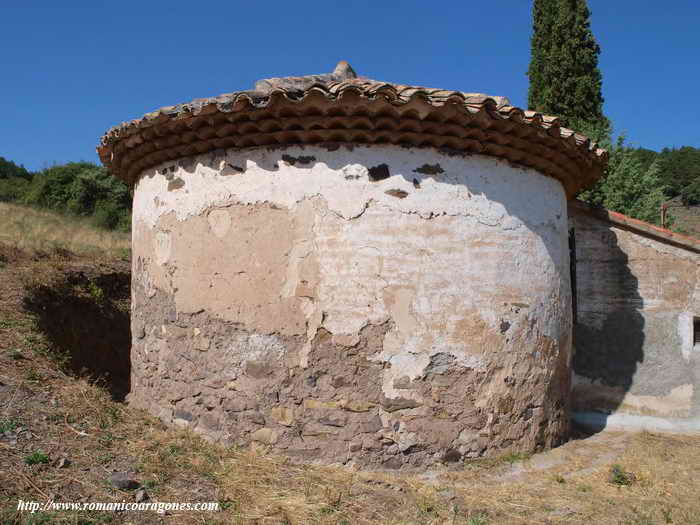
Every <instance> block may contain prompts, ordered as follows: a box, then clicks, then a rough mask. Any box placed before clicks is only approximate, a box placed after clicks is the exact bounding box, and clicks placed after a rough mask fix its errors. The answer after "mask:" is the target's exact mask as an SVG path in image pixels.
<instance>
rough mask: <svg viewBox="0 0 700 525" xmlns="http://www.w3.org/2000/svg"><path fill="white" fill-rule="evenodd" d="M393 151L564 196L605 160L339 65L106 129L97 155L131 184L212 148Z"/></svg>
mask: <svg viewBox="0 0 700 525" xmlns="http://www.w3.org/2000/svg"><path fill="white" fill-rule="evenodd" d="M337 143H351V144H396V145H402V146H411V147H434V148H439V149H445V150H448V151H450V152H456V153H465V154H470V153H477V154H483V155H490V156H493V157H499V158H503V159H507V160H508V161H511V162H513V163H515V164H517V165H521V166H526V167H531V168H534V169H536V170H538V171H540V172H541V173H543V174H545V175H549V176H551V177H554V178H556V179H558V180H560V181H561V182H562V184H563V185H564V187H565V188H566V191H567V194H568V195H569V196H572V195H574V194H575V193H576V192H578V191H579V190H581V189H583V188H585V187H588V186H590V185H591V184H593V183H594V182H595V181H596V180H597V179H598V178H599V177H600V176H601V175H602V173H603V169H604V168H605V165H606V163H607V153H606V152H605V151H604V150H602V149H599V148H598V147H597V145H596V144H595V143H592V142H591V141H590V140H589V139H588V138H586V137H585V136H583V135H579V134H577V133H574V132H573V131H572V130H569V129H566V128H563V127H560V125H559V121H558V119H557V118H556V117H549V116H545V115H542V114H540V113H535V112H533V111H523V110H521V109H519V108H516V107H513V106H511V105H510V103H509V101H508V99H506V98H504V97H491V96H488V95H484V94H480V93H464V92H460V91H448V90H443V89H432V88H424V87H415V86H404V85H399V84H390V83H386V82H379V81H376V80H371V79H368V78H364V77H360V76H358V75H357V74H356V73H355V72H354V71H353V69H352V68H351V67H350V65H349V64H347V62H340V63H339V64H338V66H337V67H336V69H335V71H333V73H330V74H325V75H310V76H304V77H286V78H271V79H265V80H261V81H259V82H257V84H256V86H255V89H254V90H253V91H241V92H236V93H228V94H224V95H219V96H218V97H213V98H204V99H196V100H193V101H192V102H189V103H186V104H179V105H177V106H168V107H163V108H161V109H159V110H157V111H154V112H152V113H148V114H147V115H145V116H143V117H142V118H140V119H136V120H132V121H130V122H125V123H123V124H120V125H118V126H115V127H113V128H112V129H110V130H109V131H108V132H107V133H106V134H105V135H104V136H103V137H102V139H101V142H100V145H99V146H98V148H97V152H98V154H99V156H100V159H101V160H102V162H103V163H104V164H105V166H107V167H108V168H109V169H110V170H111V172H112V173H113V174H114V175H116V176H117V177H119V178H121V179H122V180H124V181H126V182H128V183H134V182H135V181H136V180H137V178H138V176H139V174H140V173H141V172H142V171H144V170H146V169H148V168H151V167H153V166H155V165H157V164H160V163H161V162H166V161H170V160H174V159H178V158H182V157H187V156H192V155H198V154H200V153H206V152H208V151H211V150H215V149H220V148H248V147H257V146H286V145H299V144H337Z"/></svg>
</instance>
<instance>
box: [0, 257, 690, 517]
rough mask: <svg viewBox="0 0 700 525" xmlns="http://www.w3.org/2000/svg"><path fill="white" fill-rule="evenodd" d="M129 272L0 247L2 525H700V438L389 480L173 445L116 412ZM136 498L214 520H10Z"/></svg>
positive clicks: (600, 438) (642, 440)
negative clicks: (178, 505)
mask: <svg viewBox="0 0 700 525" xmlns="http://www.w3.org/2000/svg"><path fill="white" fill-rule="evenodd" d="M128 271H129V263H128V260H119V259H118V258H115V256H114V254H113V255H111V256H110V257H109V258H107V257H106V256H105V258H101V257H97V256H95V254H94V253H93V254H90V255H89V256H87V255H83V256H78V255H74V254H72V253H70V252H68V251H67V250H64V249H57V248H52V249H49V250H48V251H46V252H41V251H36V250H26V249H19V248H17V247H15V246H12V245H10V244H2V243H0V509H2V510H0V523H2V524H14V523H25V524H30V523H32V524H39V523H74V524H88V523H133V524H142V523H144V524H149V523H174V524H185V523H201V524H205V523H207V524H218V523H221V524H223V523H236V524H239V523H240V524H243V523H246V524H247V523H251V524H306V523H310V524H347V525H349V524H353V525H354V524H365V523H380V524H469V525H484V524H501V523H503V524H539V523H542V524H544V523H587V524H590V523H595V524H656V523H675V524H700V498H699V497H698V495H699V494H700V476H698V475H697V473H698V472H700V436H667V435H656V434H650V433H638V434H625V433H613V432H603V433H600V434H596V435H593V436H587V435H584V434H580V435H577V436H576V438H575V439H573V440H571V441H570V442H569V443H567V444H565V445H564V446H562V447H559V448H557V449H555V450H552V451H549V452H544V453H541V454H536V455H533V456H530V457H527V456H522V455H510V456H503V457H498V458H489V459H482V460H476V461H471V462H468V463H465V464H463V465H461V466H460V468H459V469H457V470H449V471H448V470H444V471H432V472H428V473H424V474H421V475H415V474H414V475H396V474H390V473H368V472H353V471H351V470H349V469H346V468H343V467H339V468H329V467H318V466H309V465H307V466H304V465H296V464H293V463H290V462H289V461H288V460H286V459H285V458H283V457H279V456H276V455H274V454H271V453H270V452H269V451H267V450H265V449H254V450H248V449H245V450H244V449H237V448H235V447H222V446H217V445H213V444H210V443H207V442H206V441H204V440H202V439H200V438H199V437H198V436H196V435H193V434H192V433H190V432H187V431H185V430H181V429H168V428H166V427H165V426H164V425H162V424H161V423H160V422H159V421H157V420H155V419H153V418H151V417H149V416H148V415H146V414H145V413H143V412H140V411H136V410H134V409H131V408H130V407H129V406H128V405H127V404H125V403H124V402H123V401H120V399H122V398H123V394H124V390H125V389H126V388H128V384H125V383H124V381H128V379H125V374H126V375H127V376H128V343H127V344H126V348H124V343H123V341H124V338H123V334H122V335H120V334H119V333H117V332H123V331H124V330H125V329H126V330H128V293H126V292H125V291H124V290H125V286H126V289H127V291H128V279H125V277H124V276H125V275H126V276H127V277H128ZM124 315H126V319H127V325H126V326H127V328H125V324H124ZM105 319H106V321H105ZM127 335H128V334H127ZM127 341H128V339H127ZM120 367H121V368H120ZM124 367H126V368H124ZM110 370H112V371H113V373H112V374H111V375H110V374H109V372H110ZM115 473H123V475H122V478H124V479H128V480H129V481H133V482H134V483H132V485H133V488H119V487H120V485H119V483H118V482H116V481H114V479H113V478H114V474H115ZM142 491H143V492H142ZM144 498H147V499H145V500H144V501H151V502H154V501H159V502H192V503H194V502H215V503H217V504H218V506H219V510H218V511H215V512H196V511H168V512H167V513H165V514H158V513H156V512H153V511H122V512H113V511H55V510H48V511H38V512H35V513H30V512H29V511H19V510H17V506H18V502H19V500H23V501H36V502H40V503H42V504H43V503H45V502H47V501H54V502H86V503H87V502H122V501H123V502H134V501H135V500H136V499H144Z"/></svg>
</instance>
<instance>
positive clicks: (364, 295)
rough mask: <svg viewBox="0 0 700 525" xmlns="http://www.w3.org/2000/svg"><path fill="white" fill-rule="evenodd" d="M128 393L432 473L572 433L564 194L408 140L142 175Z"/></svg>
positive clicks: (288, 439) (208, 424)
mask: <svg viewBox="0 0 700 525" xmlns="http://www.w3.org/2000/svg"><path fill="white" fill-rule="evenodd" d="M133 219H134V221H133V247H134V253H133V266H134V268H133V270H134V271H133V276H134V277H133V314H132V315H133V318H132V333H133V348H132V393H131V394H130V401H131V402H132V403H133V404H136V405H137V406H141V407H143V408H146V409H147V410H149V411H150V412H152V413H154V414H156V415H157V416H159V417H161V418H162V419H163V420H165V421H167V422H174V423H176V424H179V425H183V426H189V427H191V428H193V429H195V430H197V431H200V432H203V433H205V434H206V435H208V436H210V437H212V438H214V439H216V440H220V441H223V442H227V443H238V444H248V443H252V442H256V443H262V444H265V445H270V446H272V447H274V448H276V449H278V450H279V451H281V452H283V453H285V454H287V455H289V456H291V457H294V458H298V459H300V460H304V461H316V462H322V463H345V464H351V465H356V466H360V467H365V468H393V469H396V468H405V467H406V468H418V467H421V468H423V467H426V466H429V465H431V464H435V463H455V462H459V461H462V460H463V459H465V458H473V457H478V456H482V455H493V454H499V453H503V452H507V451H513V450H520V451H530V450H535V449H539V448H546V447H550V446H553V445H556V444H558V443H559V442H561V441H562V440H563V439H565V438H566V436H567V433H568V416H567V412H568V406H569V391H570V384H569V383H570V354H571V339H570V332H571V313H570V284H569V274H568V268H569V259H568V247H567V215H566V197H565V193H564V189H563V187H562V185H561V184H560V183H559V182H558V181H556V180H554V179H552V178H549V177H546V176H543V175H541V174H539V173H538V172H536V171H534V170H532V169H525V168H520V167H516V166H512V165H509V164H508V163H506V162H505V161H502V160H498V159H493V158H489V157H483V156H478V155H474V156H462V155H454V156H450V155H449V154H447V153H441V152H438V151H437V150H434V149H415V148H402V147H398V146H356V147H349V146H327V147H321V146H307V147H287V148H284V149H274V148H254V149H249V150H226V151H224V150H219V151H215V152H212V153H208V154H203V155H200V156H198V157H192V158H187V159H182V160H180V161H178V162H175V163H169V164H163V165H160V166H157V167H155V168H153V169H151V170H148V171H146V172H144V173H142V175H141V177H140V179H139V180H138V182H137V185H136V189H135V196H134V217H133Z"/></svg>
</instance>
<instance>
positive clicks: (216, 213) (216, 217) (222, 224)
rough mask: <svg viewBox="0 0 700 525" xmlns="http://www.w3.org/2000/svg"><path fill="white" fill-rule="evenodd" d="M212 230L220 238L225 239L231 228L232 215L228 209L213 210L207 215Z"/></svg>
mask: <svg viewBox="0 0 700 525" xmlns="http://www.w3.org/2000/svg"><path fill="white" fill-rule="evenodd" d="M207 220H208V221H209V227H210V228H211V231H212V232H213V233H214V235H216V236H217V237H218V238H219V239H223V238H224V236H225V235H226V234H227V233H228V231H229V229H230V228H231V216H230V215H229V213H228V211H227V210H225V209H224V210H212V211H210V212H209V215H208V216H207Z"/></svg>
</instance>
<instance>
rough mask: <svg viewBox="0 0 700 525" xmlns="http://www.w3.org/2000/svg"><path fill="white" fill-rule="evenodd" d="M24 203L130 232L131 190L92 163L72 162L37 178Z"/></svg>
mask: <svg viewBox="0 0 700 525" xmlns="http://www.w3.org/2000/svg"><path fill="white" fill-rule="evenodd" d="M22 200H23V202H24V203H25V204H29V205H31V206H37V207H40V208H48V209H52V210H55V211H59V212H63V213H70V214H73V215H83V216H87V217H92V218H93V220H94V221H95V222H96V223H97V225H98V226H101V227H103V228H108V229H120V230H124V231H126V230H129V228H130V226H131V194H130V192H129V188H128V187H127V186H126V185H125V184H124V183H122V182H121V181H119V180H117V179H116V178H114V177H112V176H111V175H110V174H109V172H108V171H107V170H106V169H105V168H103V167H101V166H97V165H95V164H93V163H91V162H69V163H67V164H62V165H57V166H52V167H50V168H47V169H45V170H43V171H42V172H40V173H38V174H36V176H35V177H34V178H33V179H32V181H31V184H30V186H29V188H28V190H27V191H26V192H25V194H24V197H23V199H22Z"/></svg>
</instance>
